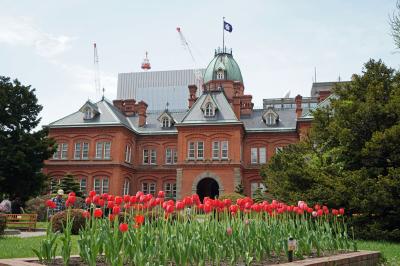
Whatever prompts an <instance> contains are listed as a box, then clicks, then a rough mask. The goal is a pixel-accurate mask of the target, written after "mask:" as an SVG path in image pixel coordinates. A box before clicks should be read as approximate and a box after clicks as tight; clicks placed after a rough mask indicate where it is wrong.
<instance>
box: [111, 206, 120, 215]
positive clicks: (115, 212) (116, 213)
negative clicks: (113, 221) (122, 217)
mask: <svg viewBox="0 0 400 266" xmlns="http://www.w3.org/2000/svg"><path fill="white" fill-rule="evenodd" d="M120 211H121V208H120V207H119V206H117V205H116V206H114V207H113V209H112V214H114V215H118V214H119V213H120Z"/></svg>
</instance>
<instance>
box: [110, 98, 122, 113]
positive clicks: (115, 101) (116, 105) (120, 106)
mask: <svg viewBox="0 0 400 266" xmlns="http://www.w3.org/2000/svg"><path fill="white" fill-rule="evenodd" d="M113 104H114V106H115V107H117V108H118V110H120V111H121V113H124V100H114V101H113Z"/></svg>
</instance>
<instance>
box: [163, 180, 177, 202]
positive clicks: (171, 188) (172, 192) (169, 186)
mask: <svg viewBox="0 0 400 266" xmlns="http://www.w3.org/2000/svg"><path fill="white" fill-rule="evenodd" d="M164 191H165V195H166V197H167V198H172V199H176V182H167V183H165V184H164Z"/></svg>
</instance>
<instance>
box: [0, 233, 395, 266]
mask: <svg viewBox="0 0 400 266" xmlns="http://www.w3.org/2000/svg"><path fill="white" fill-rule="evenodd" d="M43 238H44V236H39V237H30V238H18V237H0V259H5V258H24V257H35V254H34V253H33V251H32V248H36V249H37V248H39V245H40V240H41V239H43ZM77 239H78V236H72V254H75V255H77V254H78V245H77ZM357 244H358V249H360V250H378V251H380V252H381V253H382V254H383V256H384V257H385V258H386V262H387V264H386V265H400V243H389V242H377V241H357ZM60 246H61V243H60V244H59V245H58V249H59V250H58V255H60V254H59V253H60Z"/></svg>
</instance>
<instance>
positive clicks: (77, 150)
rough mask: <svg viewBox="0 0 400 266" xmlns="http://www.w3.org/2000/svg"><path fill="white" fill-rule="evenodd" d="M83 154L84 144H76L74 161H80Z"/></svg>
mask: <svg viewBox="0 0 400 266" xmlns="http://www.w3.org/2000/svg"><path fill="white" fill-rule="evenodd" d="M81 154H82V143H80V142H75V150H74V159H75V160H80V159H81Z"/></svg>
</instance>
